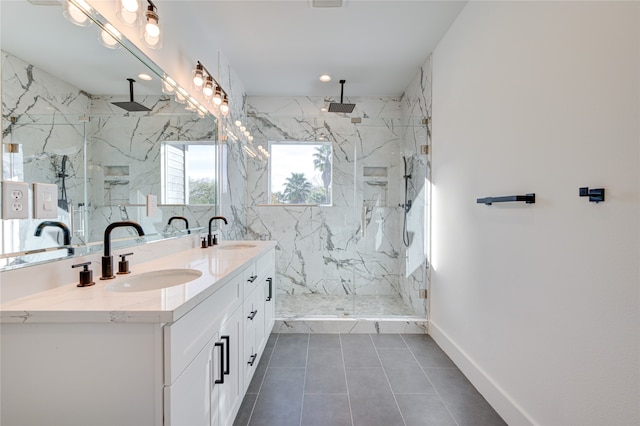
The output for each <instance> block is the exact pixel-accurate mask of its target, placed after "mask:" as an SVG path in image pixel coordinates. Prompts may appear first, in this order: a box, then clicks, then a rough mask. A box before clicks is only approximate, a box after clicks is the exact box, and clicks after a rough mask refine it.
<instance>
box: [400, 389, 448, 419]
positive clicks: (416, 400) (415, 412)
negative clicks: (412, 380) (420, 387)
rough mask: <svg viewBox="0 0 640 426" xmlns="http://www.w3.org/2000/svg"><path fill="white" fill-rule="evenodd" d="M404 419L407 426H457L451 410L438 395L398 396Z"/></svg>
mask: <svg viewBox="0 0 640 426" xmlns="http://www.w3.org/2000/svg"><path fill="white" fill-rule="evenodd" d="M396 399H397V400H398V405H399V406H400V411H401V412H402V417H403V418H404V421H405V423H406V425H407V426H429V425H433V426H445V425H455V424H456V422H455V420H454V419H453V417H451V414H450V413H449V410H447V407H446V406H445V405H444V403H443V402H442V400H441V399H440V397H439V396H438V395H436V394H430V395H423V394H405V395H396Z"/></svg>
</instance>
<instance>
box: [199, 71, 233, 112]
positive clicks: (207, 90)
mask: <svg viewBox="0 0 640 426" xmlns="http://www.w3.org/2000/svg"><path fill="white" fill-rule="evenodd" d="M192 82H193V88H194V89H197V90H202V94H203V95H204V97H205V99H207V100H209V99H211V103H213V106H214V107H220V112H221V113H222V115H227V113H228V112H229V98H228V96H227V94H226V92H225V91H224V90H222V87H220V84H219V83H218V82H217V81H216V79H215V78H214V77H213V74H211V73H210V72H209V70H208V69H207V67H205V66H204V65H203V64H202V62H200V61H197V63H196V67H195V69H194V70H193V79H192ZM225 104H226V106H225Z"/></svg>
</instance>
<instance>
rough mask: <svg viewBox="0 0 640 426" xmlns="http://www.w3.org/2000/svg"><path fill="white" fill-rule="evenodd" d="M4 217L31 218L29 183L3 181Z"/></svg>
mask: <svg viewBox="0 0 640 426" xmlns="http://www.w3.org/2000/svg"><path fill="white" fill-rule="evenodd" d="M2 218H3V219H29V184H28V183H26V182H12V181H7V180H5V181H3V182H2Z"/></svg>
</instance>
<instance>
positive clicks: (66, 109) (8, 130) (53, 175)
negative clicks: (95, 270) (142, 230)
mask: <svg viewBox="0 0 640 426" xmlns="http://www.w3.org/2000/svg"><path fill="white" fill-rule="evenodd" d="M0 68H1V69H2V90H3V93H2V140H3V144H8V143H16V144H19V146H20V149H19V151H18V152H17V153H8V152H6V150H5V149H3V150H2V153H1V154H0V155H1V156H2V163H3V167H2V170H3V177H2V179H14V180H20V181H24V182H28V183H33V182H43V183H56V184H58V186H59V189H60V188H61V187H62V185H61V183H62V182H61V178H60V177H59V173H61V170H62V169H61V167H62V163H63V158H66V160H65V168H66V170H65V172H66V174H67V177H66V178H65V187H66V190H67V201H68V203H70V204H74V205H75V206H78V204H80V203H83V202H84V194H83V191H84V184H83V182H84V167H83V162H84V156H83V154H84V149H83V143H84V136H85V126H86V122H85V121H83V119H82V118H81V117H82V116H84V115H85V114H86V113H87V111H88V109H89V105H90V99H89V96H88V95H87V94H86V93H84V92H82V91H80V90H79V89H78V88H76V87H74V86H71V85H69V84H68V83H65V82H64V81H61V80H59V79H58V78H55V77H53V76H51V75H50V74H48V73H46V72H44V71H42V70H40V69H39V68H37V67H35V66H33V65H31V64H28V63H26V62H24V61H22V60H21V59H19V58H17V57H15V56H14V55H12V54H10V53H8V52H4V51H2V63H1V66H0ZM11 117H15V119H16V120H17V122H16V124H15V125H13V126H12V125H11V124H10V123H11ZM59 196H60V197H61V194H60V190H59ZM58 213H59V215H60V219H61V220H62V221H63V222H64V223H66V224H67V225H68V226H69V225H70V215H69V214H68V212H67V211H65V210H63V209H58ZM1 222H2V241H3V251H4V252H13V251H20V250H34V249H39V248H43V247H51V246H53V245H56V244H59V242H58V241H56V235H57V233H51V232H47V230H45V232H44V233H43V236H42V237H40V238H35V237H33V233H34V231H35V228H36V227H37V224H38V223H40V222H41V220H40V219H36V220H32V219H29V220H20V221H1ZM82 237H83V236H82V235H74V238H73V240H72V242H73V243H79V242H81V238H82ZM65 255H66V253H64V252H51V253H41V254H37V255H30V256H28V257H24V258H23V259H21V260H26V261H37V260H45V259H48V258H56V257H61V256H65Z"/></svg>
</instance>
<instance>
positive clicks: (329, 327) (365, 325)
mask: <svg viewBox="0 0 640 426" xmlns="http://www.w3.org/2000/svg"><path fill="white" fill-rule="evenodd" d="M273 332H274V333H318V334H337V333H343V334H349V333H352V334H357V333H362V334H387V333H393V334H398V333H400V334H428V332H429V321H428V320H426V319H423V318H415V317H412V318H410V317H406V318H402V317H401V318H325V317H319V318H313V317H304V318H276V320H275V324H274V326H273Z"/></svg>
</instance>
